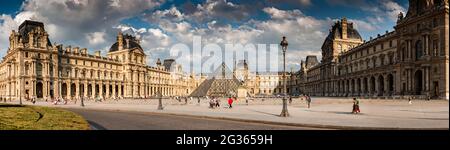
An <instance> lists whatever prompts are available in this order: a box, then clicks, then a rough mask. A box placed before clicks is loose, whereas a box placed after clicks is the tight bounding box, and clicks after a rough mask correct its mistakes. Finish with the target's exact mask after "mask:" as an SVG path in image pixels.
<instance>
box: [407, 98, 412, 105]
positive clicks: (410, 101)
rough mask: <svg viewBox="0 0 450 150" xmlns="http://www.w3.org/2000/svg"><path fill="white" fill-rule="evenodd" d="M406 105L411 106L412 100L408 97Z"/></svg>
mask: <svg viewBox="0 0 450 150" xmlns="http://www.w3.org/2000/svg"><path fill="white" fill-rule="evenodd" d="M408 104H409V105H411V104H412V100H411V97H408Z"/></svg>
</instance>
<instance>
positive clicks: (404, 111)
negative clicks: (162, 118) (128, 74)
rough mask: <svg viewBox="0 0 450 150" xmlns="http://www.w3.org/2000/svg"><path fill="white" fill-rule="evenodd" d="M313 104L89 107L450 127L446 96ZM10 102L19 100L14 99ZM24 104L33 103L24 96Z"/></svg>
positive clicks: (355, 125)
mask: <svg viewBox="0 0 450 150" xmlns="http://www.w3.org/2000/svg"><path fill="white" fill-rule="evenodd" d="M312 101H313V102H312V106H311V108H307V107H306V103H305V101H304V100H301V99H294V100H293V102H292V104H290V105H289V106H288V110H289V113H290V115H291V116H290V117H287V118H283V117H278V115H279V114H280V112H281V108H282V107H281V100H279V99H265V100H264V101H263V100H262V99H256V100H251V101H249V104H248V105H247V104H246V102H245V100H239V101H238V102H237V103H236V105H234V106H233V108H232V109H229V108H227V106H226V99H222V100H221V103H222V105H221V107H220V108H216V109H210V108H208V101H207V100H203V99H202V100H201V103H200V104H198V103H197V99H193V100H192V101H191V100H189V99H188V104H185V101H184V100H181V102H180V101H177V100H174V99H163V104H164V110H157V104H158V101H157V100H156V99H150V100H119V101H113V100H109V101H105V102H93V101H86V102H85V105H86V106H85V107H84V109H98V110H116V111H139V112H154V113H168V114H178V115H189V116H202V117H211V118H225V119H232V120H243V121H250V122H263V123H277V124H288V125H302V126H311V127H325V128H337V129H448V128H449V103H448V101H445V100H432V101H424V100H413V102H412V104H408V101H407V100H368V99H363V100H361V105H360V107H361V114H351V113H350V111H351V109H352V100H351V99H350V98H348V99H345V98H326V97H318V98H315V97H313V98H312ZM9 103H18V101H13V102H9ZM24 104H31V102H27V101H25V102H24ZM36 105H45V106H55V107H63V108H81V107H80V105H79V102H77V104H74V102H69V103H68V104H66V105H52V104H51V103H50V102H43V101H39V102H37V103H36Z"/></svg>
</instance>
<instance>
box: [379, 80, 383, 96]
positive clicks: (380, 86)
mask: <svg viewBox="0 0 450 150" xmlns="http://www.w3.org/2000/svg"><path fill="white" fill-rule="evenodd" d="M383 92H384V77H383V76H382V75H380V76H378V96H383Z"/></svg>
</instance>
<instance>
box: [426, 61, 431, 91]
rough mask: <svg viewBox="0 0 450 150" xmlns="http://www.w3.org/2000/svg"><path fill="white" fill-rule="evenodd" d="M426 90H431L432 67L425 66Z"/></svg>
mask: <svg viewBox="0 0 450 150" xmlns="http://www.w3.org/2000/svg"><path fill="white" fill-rule="evenodd" d="M425 91H427V92H429V91H430V67H429V66H427V67H426V68H425Z"/></svg>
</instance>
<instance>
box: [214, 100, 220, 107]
mask: <svg viewBox="0 0 450 150" xmlns="http://www.w3.org/2000/svg"><path fill="white" fill-rule="evenodd" d="M214 102H215V103H216V107H217V108H220V99H218V98H216V97H214Z"/></svg>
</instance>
